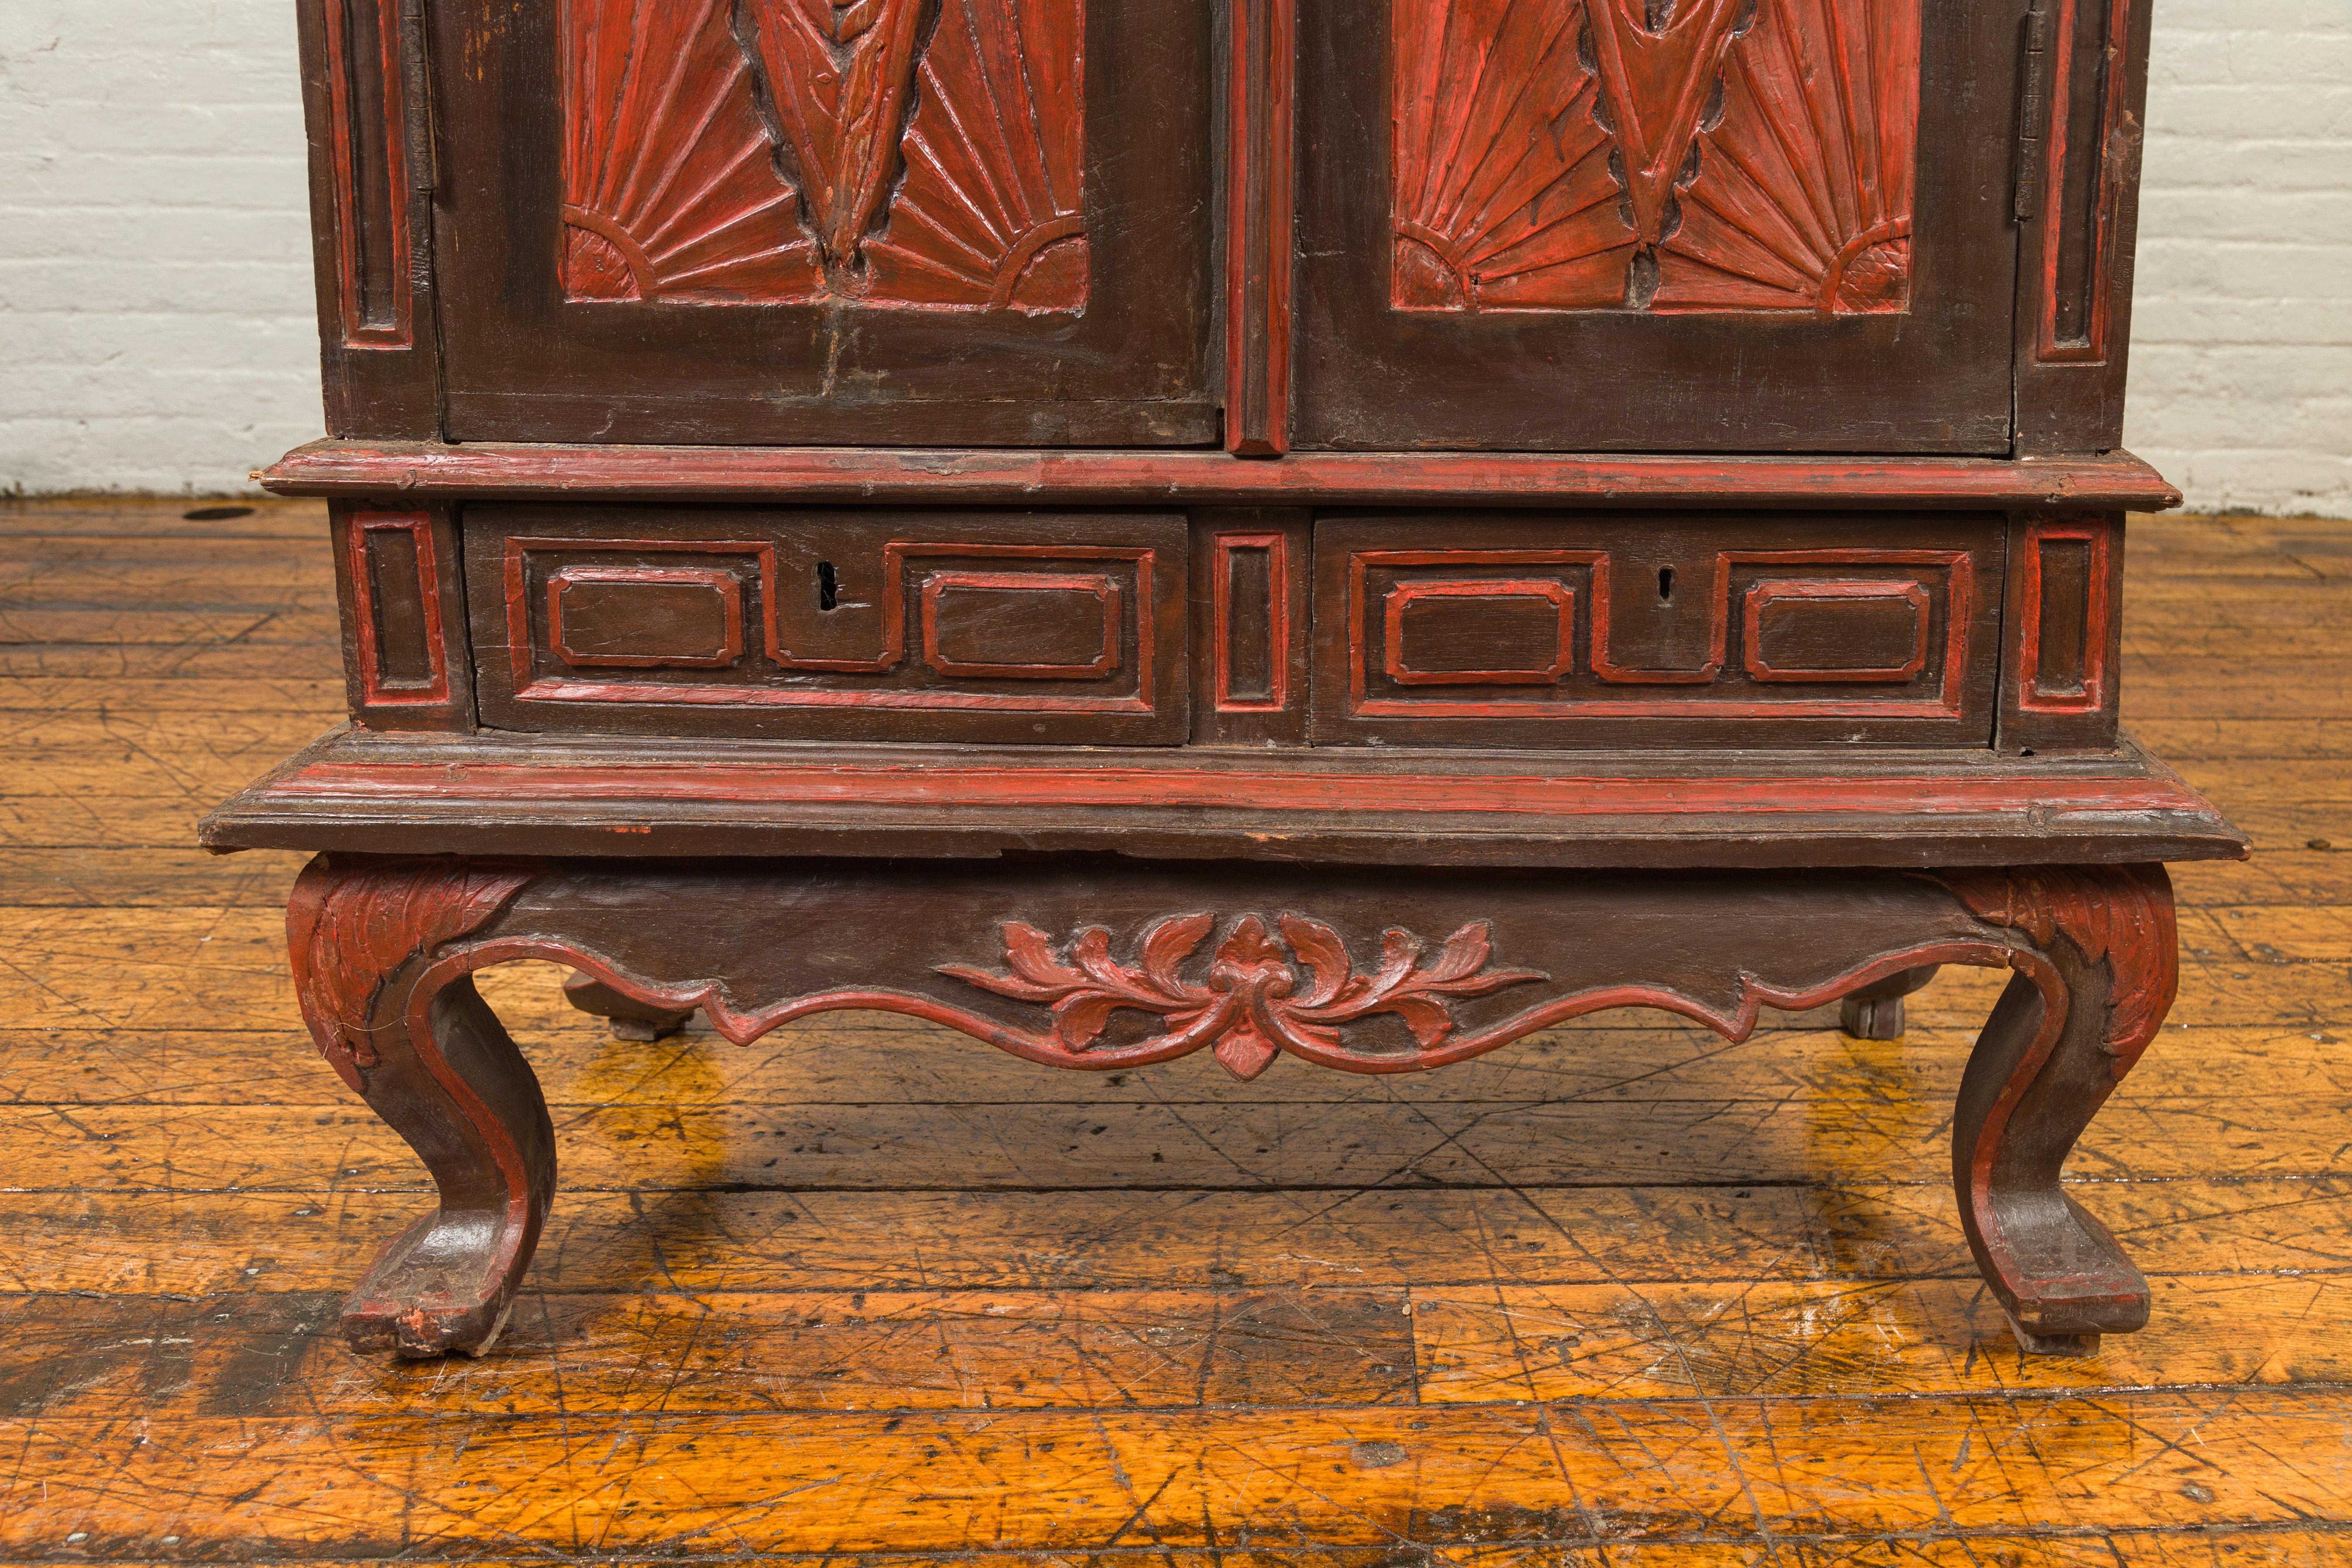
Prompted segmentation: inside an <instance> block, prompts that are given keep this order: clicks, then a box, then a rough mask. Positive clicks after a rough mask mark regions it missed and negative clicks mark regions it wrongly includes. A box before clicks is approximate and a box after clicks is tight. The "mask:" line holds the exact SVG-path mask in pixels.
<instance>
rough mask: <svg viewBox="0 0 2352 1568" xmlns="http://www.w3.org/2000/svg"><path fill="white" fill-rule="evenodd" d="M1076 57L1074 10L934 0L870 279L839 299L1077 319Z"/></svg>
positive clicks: (1081, 264)
mask: <svg viewBox="0 0 2352 1568" xmlns="http://www.w3.org/2000/svg"><path fill="white" fill-rule="evenodd" d="M768 3H771V4H773V3H777V0H768ZM1086 55H1087V28H1086V13H1085V5H1084V4H1083V0H943V4H942V5H941V15H940V20H939V25H938V26H937V28H936V29H935V30H934V31H933V33H932V35H931V42H930V46H929V48H928V49H927V50H926V51H925V52H924V54H923V57H922V60H921V62H920V64H919V67H918V68H917V73H916V84H915V107H914V113H913V117H912V118H911V119H910V120H909V121H908V126H907V134H906V136H905V138H904V140H903V141H902V142H901V143H900V151H901V153H903V155H904V157H905V161H906V178H905V180H904V181H903V182H902V183H901V184H899V186H898V192H897V194H896V195H893V196H891V197H890V198H889V222H888V226H887V227H886V228H885V229H884V230H883V232H882V233H881V235H880V236H879V237H873V238H869V239H868V240H867V241H866V247H865V255H866V263H867V265H868V268H870V274H871V275H870V279H867V280H866V281H865V283H864V284H863V287H862V289H859V287H858V286H857V285H856V283H855V282H852V283H850V284H848V285H846V286H845V285H844V284H843V281H842V279H840V276H839V274H838V273H836V275H835V283H836V287H837V288H840V289H842V291H843V292H844V293H845V294H846V295H848V296H849V297H851V298H856V299H863V300H866V301H868V302H870V303H874V304H877V305H879V304H887V305H893V306H914V307H918V308H929V309H939V310H1018V311H1021V312H1023V313H1024V314H1032V315H1034V314H1042V313H1047V312H1055V311H1078V310H1085V309H1086V304H1087V291H1088V287H1089V280H1090V272H1091V268H1092V265H1093V261H1092V257H1091V255H1090V248H1089V246H1088V242H1087V235H1086V193H1085V179H1086V136H1087V129H1086V127H1087V106H1086Z"/></svg>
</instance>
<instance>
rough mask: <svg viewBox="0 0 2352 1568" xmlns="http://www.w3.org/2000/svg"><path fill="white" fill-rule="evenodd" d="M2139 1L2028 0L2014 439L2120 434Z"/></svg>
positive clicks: (2132, 242) (2036, 444) (2142, 41)
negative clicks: (2029, 52) (2031, 77)
mask: <svg viewBox="0 0 2352 1568" xmlns="http://www.w3.org/2000/svg"><path fill="white" fill-rule="evenodd" d="M2155 9H2156V7H2155V6H2154V5H2151V4H2150V3H2149V0H2034V4H2033V19H2032V28H2033V34H2034V41H2035V43H2036V44H2038V45H2039V48H2038V50H2037V51H2036V52H2037V53H2038V54H2039V55H2040V56H2041V62H2040V64H2039V67H2038V68H2037V70H2036V72H2035V76H2036V78H2037V79H2038V80H2039V81H2040V82H2042V84H2044V97H2043V101H2042V103H2040V104H2039V105H2028V106H2027V108H2026V110H2025V112H2026V113H2027V114H2028V116H2029V117H2030V123H2029V124H2028V126H2027V127H2026V129H2027V131H2028V132H2029V133H2030V140H2029V141H2028V142H2027V144H2026V146H2025V148H2024V149H2023V152H2022V155H2021V163H2022V166H2021V170H2020V179H2019V188H2018V192H2017V196H2018V200H2017V215H2018V217H2019V219H2020V222H2021V230H2020V235H2021V238H2020V245H2021V256H2022V260H2023V265H2022V266H2021V268H2020V269H2019V275H2018V304H2017V343H2016V357H2017V449H2018V451H2020V452H2021V453H2032V454H2040V453H2049V452H2068V451H2077V452H2079V451H2094V452H2096V451H2106V450H2109V449H2111V448H2113V447H2118V446H2120V445H2122V443H2123V428H2124V383H2125V379H2126V374H2127V372H2128V369H2129V365H2128V363H2127V362H2128V359H2129V351H2130V348H2131V301H2132V287H2131V285H2132V269H2133V263H2134V256H2135V252H2136V247H2137V239H2138V226H2139V166H2140V154H2141V152H2142V149H2143V147H2144V145H2145V143H2146V142H2147V126H2146V123H2145V121H2144V118H2143V117H2144V116H2145V114H2146V112H2147V47H2148V26H2149V18H2150V16H2151V15H2152V14H2153V13H2154V11H2155Z"/></svg>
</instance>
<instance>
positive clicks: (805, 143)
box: [736, 0, 926, 268]
mask: <svg viewBox="0 0 2352 1568" xmlns="http://www.w3.org/2000/svg"><path fill="white" fill-rule="evenodd" d="M925 8H926V7H925V5H924V4H923V0H866V3H865V4H862V5H831V6H813V5H803V4H800V3H799V0H747V3H743V4H739V5H737V7H736V12H737V15H738V16H740V19H741V21H740V25H741V26H743V27H744V28H745V29H746V30H747V32H748V34H749V38H748V40H747V41H748V45H749V48H750V53H751V62H752V67H753V69H754V70H755V71H756V72H757V73H758V75H759V78H760V82H761V86H762V87H763V88H764V89H765V97H764V103H763V107H767V108H768V110H769V113H770V115H771V117H772V118H771V121H770V123H771V125H772V133H773V134H775V135H776V137H777V140H778V141H779V142H782V144H783V145H784V146H785V147H786V148H787V149H788V151H789V152H790V153H791V155H792V166H793V168H794V169H796V170H798V171H799V172H800V175H801V181H802V185H801V200H802V202H803V204H804V205H805V206H806V207H807V209H808V214H809V217H810V221H811V223H812V224H813V226H814V228H815V230H816V239H817V244H818V246H819V247H821V248H822V249H823V251H824V256H825V258H826V259H827V260H828V262H830V263H831V264H832V265H834V266H835V267H839V268H862V267H863V266H864V264H865V254H864V253H865V247H866V235H867V234H868V233H869V232H870V231H871V230H872V229H873V228H874V227H875V226H876V225H877V223H878V222H879V221H880V219H881V217H882V213H883V209H884V208H885V207H886V206H887V205H888V202H889V197H890V185H891V184H892V182H893V179H894V177H895V176H896V175H897V174H898V172H899V154H898V145H899V142H900V139H901V138H902V137H903V136H904V135H905V133H906V128H907V112H908V108H909V107H910V100H912V99H913V97H914V92H915V65H916V61H917V59H918V58H919V53H920V50H921V47H922V44H923V42H924V39H923V32H924V27H923V23H924V19H925V18H924V16H923V12H924V10H925Z"/></svg>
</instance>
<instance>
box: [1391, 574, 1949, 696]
mask: <svg viewBox="0 0 2352 1568" xmlns="http://www.w3.org/2000/svg"><path fill="white" fill-rule="evenodd" d="M1368 563H1370V564H1377V565H1388V566H1455V565H1479V566H1553V565H1567V566H1586V567H1589V568H1590V569H1591V574H1592V650H1591V666H1592V671H1593V673H1594V674H1595V675H1596V676H1598V677H1599V678H1600V679H1602V680H1607V681H1614V682H1618V683H1621V684H1625V685H1689V686H1698V685H1707V684H1711V683H1712V682H1714V681H1715V680H1716V679H1717V677H1718V676H1720V675H1721V673H1722V669H1723V662H1724V651H1725V648H1726V647H1727V645H1728V643H1729V639H1730V616H1731V569H1732V567H1733V566H1735V565H1751V566H1752V565H1766V566H1793V565H1832V566H1933V567H1943V568H1946V569H1947V570H1948V573H1949V577H1948V582H1949V584H1950V587H1949V590H1948V597H1949V600H1950V603H1949V605H1948V614H1947V619H1948V626H1947V636H1946V651H1945V656H1944V681H1943V689H1942V690H1941V692H1940V693H1938V695H1937V697H1936V698H1935V699H1934V700H1930V701H1918V702H1890V701H1885V700H1879V699H1864V700H1830V699H1822V700H1809V701H1795V702H1791V701H1786V700H1776V701H1765V702H1741V701H1736V700H1703V699H1683V700H1673V699H1664V698H1651V699H1623V700H1605V699H1578V698H1570V699H1567V700H1561V701H1558V702H1544V703H1536V702H1525V701H1522V702H1481V701H1475V700H1462V701H1445V700H1438V699H1434V698H1418V697H1416V698H1376V697H1371V696H1369V695H1367V692H1366V686H1365V671H1366V669H1367V668H1369V667H1370V662H1371V661H1370V658H1369V657H1368V651H1367V648H1366V639H1365V613H1366V585H1365V581H1364V578H1365V568H1366V565H1367V564H1368ZM1348 571H1349V576H1348V658H1349V674H1348V679H1349V710H1350V711H1351V712H1353V713H1356V714H1366V715H1370V716H1372V717H1375V718H1381V717H1391V716H1400V717H1433V718H1476V719H1486V718H1530V719H1579V718H1591V717H1606V718H1621V717H1625V718H1668V717H1671V718H1702V719H1704V718H1717V719H1754V718H1771V717H1776V716H1777V717H1781V718H1860V717H1865V716H1868V717H1878V718H1894V719H1948V718H1953V717H1956V716H1958V713H1959V710H1960V692H1961V687H1962V684H1963V681H1964V679H1965V677H1966V675H1967V673H1968V638H1969V617H1970V615H1971V612H1972V607H1973V605H1974V602H1975V601H1974V592H1975V590H1974V582H1975V563H1974V561H1973V559H1972V558H1971V557H1970V555H1969V552H1967V551H1963V550H1727V551H1721V552H1717V556H1716V567H1715V573H1714V582H1713V584H1712V586H1711V588H1710V590H1709V599H1708V605H1709V615H1710V618H1711V624H1712V631H1711V633H1710V638H1709V644H1710V651H1709V654H1708V657H1707V661H1706V663H1705V664H1704V665H1702V666H1700V667H1699V668H1697V669H1690V670H1675V669H1632V668H1625V667H1623V666H1621V665H1618V664H1616V663H1614V662H1612V660H1611V659H1610V658H1609V653H1608V648H1609V603H1610V593H1609V557H1608V554H1607V552H1603V551H1596V550H1367V551H1359V552H1356V553H1355V554H1354V555H1353V556H1352V557H1351V558H1350V559H1349V568H1348ZM1390 657H1391V659H1393V658H1394V655H1393V653H1391V656H1390Z"/></svg>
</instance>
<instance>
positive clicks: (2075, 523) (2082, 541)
mask: <svg viewBox="0 0 2352 1568" xmlns="http://www.w3.org/2000/svg"><path fill="white" fill-rule="evenodd" d="M2110 532H2111V530H2110V529H2109V527H2108V524H2107V523H2106V521H2105V520H2104V519H2097V518H2093V519H2073V520H2067V521H2052V522H2037V523H2035V524H2034V525H2033V526H2032V528H2031V529H2029V530H2028V531H2027V533H2026V549H2025V560H2024V563H2023V568H2024V570H2023V574H2022V575H2023V578H2024V585H2023V590H2022V595H2021V597H2022V600H2023V604H2022V607H2021V614H2020V616H2019V621H2020V628H2019V629H2020V637H2021V651H2020V657H2019V662H2018V691H2017V705H2018V707H2019V708H2020V709H2021V710H2024V711H2026V712H2028V713H2095V712H2097V711H2098V710H2100V709H2101V708H2103V707H2104V706H2105V703H2106V697H2107V689H2106V688H2107V632H2108V626H2107V622H2108V616H2109V613H2110V612H2109V607H2108V606H2109V593H2108V575H2109V572H2110V569H2111V563H2110V562H2109V560H2108V550H2109V544H2108V536H2109V534H2110Z"/></svg>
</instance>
